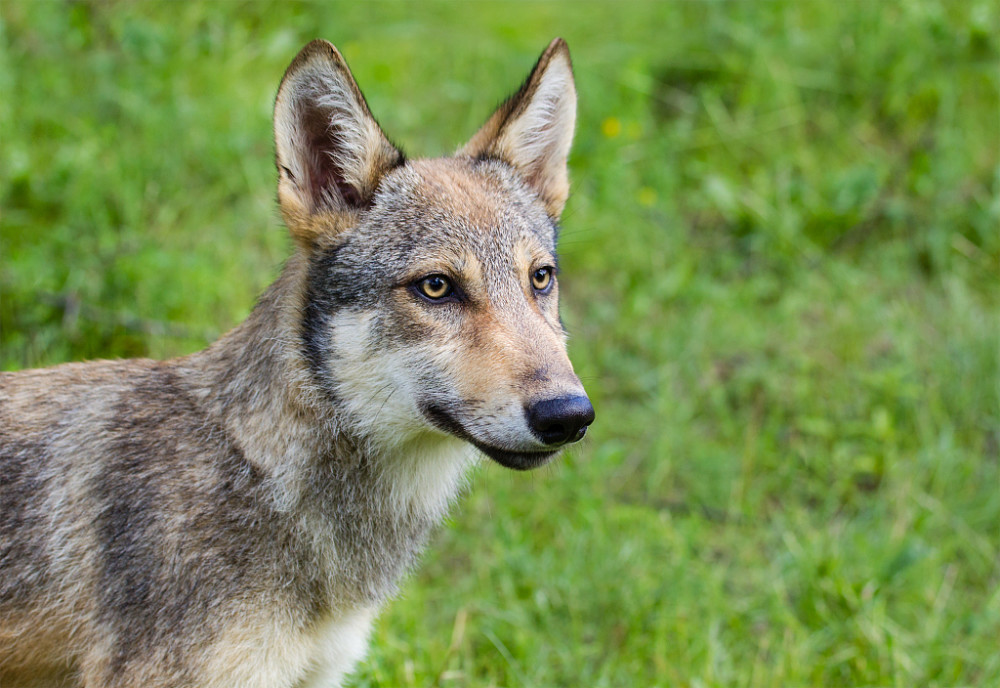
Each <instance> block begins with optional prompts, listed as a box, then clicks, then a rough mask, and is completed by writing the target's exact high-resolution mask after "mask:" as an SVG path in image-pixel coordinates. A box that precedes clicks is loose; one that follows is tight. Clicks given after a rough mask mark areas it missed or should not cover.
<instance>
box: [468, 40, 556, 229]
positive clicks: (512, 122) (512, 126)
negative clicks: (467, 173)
mask: <svg viewBox="0 0 1000 688" xmlns="http://www.w3.org/2000/svg"><path fill="white" fill-rule="evenodd" d="M575 124H576V87H575V85H574V83H573V65H572V62H571V61H570V57H569V47H568V46H567V45H566V41H564V40H563V39H561V38H556V39H555V40H553V41H552V42H551V43H550V44H549V47H548V48H546V49H545V52H543V53H542V56H541V57H540V58H538V62H537V64H535V68H534V69H533V70H532V71H531V74H530V75H529V76H528V80H527V81H525V82H524V85H523V86H522V87H521V88H520V90H519V91H518V92H517V93H515V94H514V95H513V96H511V97H510V98H508V99H507V100H506V101H505V102H504V103H503V104H502V105H501V106H500V107H499V108H497V111H496V112H494V113H493V115H492V116H491V117H490V118H489V119H488V120H487V121H486V124H484V125H483V127H482V128H481V129H480V130H479V131H478V132H476V134H475V136H473V137H472V139H470V141H469V142H468V143H467V144H466V145H465V146H464V147H463V148H462V149H461V150H460V151H459V154H461V155H469V156H471V157H497V158H500V159H502V160H504V161H506V162H508V163H510V164H511V165H513V166H514V167H515V168H516V169H517V170H518V171H519V172H520V173H521V174H522V175H523V176H524V178H525V180H526V181H527V182H528V184H529V185H530V186H531V187H532V188H533V189H534V190H535V191H536V192H537V193H538V195H539V196H540V197H541V199H542V201H543V202H544V203H545V207H546V210H547V211H548V214H549V215H550V216H552V217H553V218H558V217H559V215H560V214H561V213H562V210H563V207H564V206H565V205H566V199H567V197H568V196H569V176H568V174H567V170H566V159H567V157H568V156H569V149H570V145H571V144H572V143H573V127H574V126H575Z"/></svg>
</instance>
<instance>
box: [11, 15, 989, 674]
mask: <svg viewBox="0 0 1000 688" xmlns="http://www.w3.org/2000/svg"><path fill="white" fill-rule="evenodd" d="M0 19H2V24H0V31H2V38H3V46H4V47H3V52H2V55H0V92H2V93H4V94H5V95H4V97H3V98H0V131H2V132H3V134H2V140H0V223H2V224H0V232H2V237H0V238H2V245H0V252H2V260H0V289H2V294H0V344H2V348H0V367H2V368H3V369H16V368H22V367H29V366H40V365H48V364H53V363H57V362H60V361H65V360H77V359H83V358H93V357H99V356H103V357H109V356H146V355H149V356H169V355H177V354H182V353H185V352H188V351H192V350H194V349H196V348H199V347H201V346H204V345H205V344H206V343H207V342H208V341H210V339H211V338H212V337H214V336H215V335H216V334H218V333H220V332H222V331H225V330H226V329H227V328H229V327H231V326H232V325H233V324H235V323H236V322H238V321H239V320H240V319H241V318H242V317H244V316H245V315H246V313H247V312H248V311H249V309H250V307H251V305H252V303H253V300H254V297H255V296H256V294H258V293H259V292H260V291H261V289H262V288H263V287H264V286H265V285H266V284H267V283H268V282H269V281H270V280H271V279H272V278H273V277H274V276H275V275H276V273H277V270H278V268H279V265H280V263H281V261H282V260H283V259H284V257H285V255H286V254H287V252H288V250H289V246H288V240H287V239H286V237H285V233H284V230H283V228H282V227H281V226H280V223H279V222H278V219H277V213H276V210H275V204H274V201H273V198H274V188H273V187H274V181H275V179H274V177H275V175H274V172H273V167H272V161H271V155H272V146H271V138H270V136H271V134H270V121H269V120H270V110H271V105H272V99H273V96H274V92H275V89H276V87H277V83H278V80H279V78H280V76H281V73H282V70H283V69H284V67H285V66H286V64H287V63H288V61H289V60H290V59H291V57H292V56H293V55H294V54H295V52H296V51H297V50H298V48H299V47H300V46H301V45H303V44H304V43H305V42H306V41H307V40H309V39H311V38H313V37H315V36H323V37H326V38H329V39H331V40H333V41H334V42H335V43H337V44H338V46H340V47H341V48H342V49H343V51H344V53H345V55H346V57H347V59H348V60H349V61H350V62H351V64H352V67H353V69H354V71H355V74H356V76H357V78H358V80H359V82H360V84H361V86H362V88H364V89H365V92H366V95H367V96H368V98H369V102H370V104H371V107H372V110H373V111H374V112H375V113H376V115H378V116H379V117H380V120H381V122H382V124H383V126H384V127H385V129H386V130H387V131H388V132H389V133H390V135H391V136H393V137H394V139H395V140H397V141H399V142H400V143H401V144H402V145H403V147H404V148H406V149H407V150H408V151H409V152H410V153H411V154H417V155H434V154H441V153H446V152H448V151H450V150H452V149H453V148H454V146H456V145H457V144H459V143H460V142H461V141H462V140H464V138H466V137H468V136H469V135H471V133H472V132H473V131H474V130H475V128H476V126H477V125H478V124H479V123H480V122H481V121H482V120H483V119H484V118H485V117H486V115H487V114H488V113H489V112H490V109H491V107H492V106H493V105H494V104H495V103H496V102H497V101H498V100H499V99H501V98H502V97H503V96H504V95H505V94H506V93H507V92H508V91H510V90H512V89H513V88H514V87H515V86H516V85H517V83H518V82H519V80H520V79H521V78H522V77H523V75H524V74H526V73H527V70H528V68H529V67H530V65H531V63H532V60H533V59H534V58H535V57H536V56H537V53H538V52H539V51H540V50H541V49H542V48H543V47H544V46H545V44H546V43H547V42H548V40H549V39H551V38H552V37H553V36H555V35H562V36H564V37H565V38H566V39H567V40H568V41H569V44H570V46H571V49H572V50H573V55H574V60H575V67H576V72H577V79H578V88H579V91H580V97H581V102H580V116H579V125H578V134H577V140H576V144H575V149H574V153H573V157H572V160H571V167H572V173H573V180H574V196H573V198H572V199H571V201H570V205H569V207H568V209H567V213H566V215H565V217H564V235H563V236H564V238H563V241H562V256H563V264H564V274H565V279H564V280H563V285H562V286H563V293H564V305H563V309H564V317H565V320H566V322H567V325H568V327H569V328H570V330H571V332H572V333H573V335H574V336H573V339H572V342H571V354H572V357H573V359H574V361H575V364H576V367H577V370H578V372H580V374H581V376H582V377H583V378H584V381H585V383H586V384H587V387H588V389H589V391H590V392H591V394H592V397H593V399H594V402H595V406H596V407H597V409H598V422H597V423H596V424H595V426H594V428H593V429H592V432H591V434H590V438H589V440H588V442H587V443H586V444H585V445H584V446H583V447H582V448H580V449H578V450H576V451H574V452H571V453H569V454H568V455H567V456H566V457H565V458H564V459H563V460H561V461H560V462H558V464H557V465H556V466H554V467H551V468H547V469H544V470H541V471H539V472H536V473H533V474H529V475H520V474H518V475H514V474H511V473H507V472H504V471H503V470H501V469H500V468H499V467H494V466H489V467H485V468H484V469H483V470H481V471H480V472H478V473H477V474H476V475H475V476H474V478H473V481H472V483H473V485H472V490H471V492H470V495H469V496H468V497H467V498H466V499H465V500H463V502H462V503H461V505H460V506H459V507H458V508H456V510H455V513H454V518H453V521H452V522H450V523H449V524H448V525H447V527H445V528H444V529H442V530H441V531H440V533H439V534H438V536H437V537H436V538H435V540H434V542H433V545H432V547H431V548H430V551H429V552H428V554H427V556H426V557H425V558H424V562H423V565H422V566H421V568H420V569H419V571H418V572H417V573H415V574H414V575H413V576H412V577H411V579H410V580H409V581H408V583H407V584H406V586H405V588H404V592H403V594H402V596H401V598H400V599H399V600H397V601H396V602H395V603H393V604H392V605H391V606H390V607H389V608H388V609H387V610H386V611H385V612H384V613H383V614H382V616H381V618H380V620H379V622H378V625H377V629H376V632H375V637H374V643H373V646H372V651H371V653H370V656H369V659H368V661H367V662H366V663H365V664H364V665H363V666H361V667H360V668H359V670H358V672H357V673H356V675H355V678H354V685H357V686H428V685H435V686H578V685H588V686H621V685H635V686H777V685H784V686H831V685H834V686H965V685H967V686H991V685H998V684H1000V653H998V652H997V639H998V638H1000V554H998V552H1000V448H998V447H1000V369H998V353H1000V316H998V314H1000V163H998V159H1000V156H998V151H1000V118H998V114H997V113H998V112H1000V71H998V69H997V64H998V60H1000V10H998V9H997V7H996V6H995V4H994V3H989V2H971V1H970V2H963V1H954V2H931V1H929V0H926V1H925V0H920V1H917V0H914V1H913V2H889V1H885V2H844V3H836V2H821V1H815V2H808V3H803V2H798V3H794V2H777V1H776V2H767V3H748V2H669V3H667V2H662V3H642V2H625V3H615V4H610V3H608V4H604V3H596V2H595V3H589V2H585V3H573V4H569V3H565V4H563V3H555V2H553V3H543V4H528V3H515V4H506V3H470V4H455V3H443V4H420V5H410V4H396V3H387V2H379V3H373V4H361V3H357V4H350V5H346V4H328V3H322V4H321V3H315V4H313V3H309V4H299V3H284V4H262V3H216V4H206V5H201V4H198V5H195V4H175V3H166V2H161V3H137V4H134V3H112V4H104V3H88V2H74V3H63V2H27V1H23V2H14V1H12V0H7V2H5V3H3V5H0Z"/></svg>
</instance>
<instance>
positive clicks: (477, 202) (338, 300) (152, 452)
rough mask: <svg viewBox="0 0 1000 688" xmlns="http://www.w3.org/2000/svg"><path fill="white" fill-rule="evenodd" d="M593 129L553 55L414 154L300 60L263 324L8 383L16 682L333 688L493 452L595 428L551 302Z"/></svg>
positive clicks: (1, 420) (1, 668) (1, 466)
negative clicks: (440, 293) (560, 230)
mask: <svg viewBox="0 0 1000 688" xmlns="http://www.w3.org/2000/svg"><path fill="white" fill-rule="evenodd" d="M574 116H575V91H574V90H573V85H572V72H571V70H570V64H569V54H568V51H567V49H566V47H565V44H564V43H562V42H561V41H558V40H557V41H555V42H553V44H552V45H550V46H549V48H548V50H546V52H545V53H544V54H543V56H542V58H541V59H540V60H539V63H538V64H537V65H536V67H535V69H534V71H533V72H532V74H531V76H530V77H529V80H528V82H527V84H526V86H525V87H524V88H523V89H522V90H521V91H520V92H519V93H518V94H517V95H515V96H514V97H513V98H512V99H511V100H510V101H508V102H507V103H506V104H505V105H503V106H501V108H500V110H498V114H497V115H495V116H494V117H492V118H491V119H490V120H489V122H488V123H487V125H486V126H484V128H483V129H482V130H480V132H479V133H478V134H476V136H475V137H474V138H473V141H472V142H470V144H468V145H467V146H466V147H465V148H463V149H462V151H461V152H460V153H459V154H458V155H456V156H454V157H451V158H443V159H436V160H414V161H406V160H405V158H404V156H403V155H402V153H401V152H399V151H398V150H397V149H396V148H395V147H393V146H392V145H391V144H390V143H389V141H388V139H387V138H386V137H385V135H384V134H383V133H382V131H381V130H380V129H379V127H378V125H377V123H376V122H375V120H374V118H372V116H371V113H370V112H369V111H368V107H367V104H366V103H365V101H364V97H363V96H362V95H361V91H360V89H359V88H358V87H357V84H356V83H355V81H354V79H353V77H352V76H351V74H350V71H349V70H348V68H347V65H346V63H344V61H343V58H342V57H341V56H340V53H339V52H337V50H336V48H334V47H333V46H332V45H330V44H329V43H326V42H325V41H314V42H312V43H310V44H309V45H307V46H306V47H305V48H304V49H303V51H302V52H301V53H300V54H299V56H298V57H296V58H295V60H294V61H293V62H292V64H291V66H290V67H289V68H288V71H287V72H286V74H285V77H284V79H283V80H282V83H281V87H280V89H279V92H278V96H277V99H276V103H275V145H276V149H277V156H276V158H277V159H276V162H277V166H278V198H279V204H280V206H281V211H282V214H283V216H284V219H285V222H286V224H287V225H288V228H289V231H290V232H291V234H292V236H293V237H294V238H295V240H296V248H295V251H294V253H293V255H292V256H291V257H290V258H289V260H288V262H287V264H286V266H285V268H284V270H283V271H282V274H281V276H280V277H279V278H278V280H277V281H276V282H275V283H274V284H272V285H271V287H270V288H269V289H268V290H267V292H266V293H265V294H264V295H263V296H262V297H261V299H260V301H259V303H258V304H257V307H256V308H255V309H254V311H253V313H252V314H251V315H250V317H249V318H248V319H247V320H246V321H245V322H244V323H242V324H241V325H239V326H238V327H236V328H235V329H234V330H233V331H231V332H229V333H228V334H226V335H225V336H223V337H222V338H221V339H220V340H219V341H217V342H215V343H214V344H212V345H211V346H210V347H208V348H207V349H205V350H204V351H200V352H197V353H194V354H191V355H190V356H186V357H183V358H178V359H173V360H169V361H151V360H132V361H97V362H91V363H70V364H66V365H62V366H57V367H55V368H50V369H46V370H32V371H22V372H19V373H3V374H0V476H2V478H3V480H2V483H0V489H2V492H0V686H2V688H9V687H15V686H42V685H44V686H57V685H67V686H85V687H86V688H95V687H97V686H101V687H102V688H103V687H110V688H139V687H142V688H168V687H169V688H180V687H181V686H184V687H187V686H204V687H208V688H223V687H233V688H236V687H240V688H279V687H280V688H291V687H292V686H297V687H299V688H320V687H323V688H330V687H333V686H339V685H340V684H341V682H342V681H343V679H344V677H345V676H346V675H347V674H348V673H349V672H350V670H351V668H352V667H353V666H354V664H355V663H356V662H357V661H358V660H359V659H360V658H361V657H362V656H363V654H364V651H365V648H366V645H367V638H368V635H369V631H370V627H371V623H372V620H373V619H374V618H375V616H376V614H377V613H378V610H379V609H380V608H381V606H382V605H384V604H385V602H386V601H387V600H388V599H389V598H391V597H392V595H393V594H394V593H395V591H396V587H397V585H398V581H399V580H400V578H401V577H402V576H403V575H404V574H405V573H406V571H407V570H408V569H409V568H410V567H411V566H412V565H413V564H414V562H415V561H416V558H417V556H418V555H419V553H420V551H421V549H422V547H423V545H424V543H425V542H426V539H427V536H428V533H429V532H430V530H431V529H432V528H433V527H434V526H435V525H436V524H437V523H439V522H440V521H441V519H442V518H444V516H445V514H446V512H447V509H448V507H449V505H450V503H451V502H452V501H453V500H454V499H455V497H456V496H457V494H458V493H459V492H460V491H461V488H462V486H463V484H464V475H465V473H466V471H467V470H468V468H469V467H470V466H472V465H473V464H475V463H476V462H477V461H478V460H479V457H480V456H481V454H485V455H487V456H489V457H491V458H493V459H495V460H496V461H497V462H499V463H501V464H503V465H505V466H509V467H513V468H518V469H525V468H531V467H534V466H536V465H539V464H541V463H543V462H544V461H546V460H548V459H549V458H550V457H551V456H553V455H554V454H555V453H556V452H557V451H558V450H559V449H560V448H561V446H562V445H563V444H565V443H567V442H571V441H576V440H577V439H579V438H580V437H582V434H583V432H584V431H585V429H586V425H587V424H589V422H590V420H592V418H593V411H592V409H591V408H590V406H589V402H588V401H586V397H585V395H584V392H583V388H582V386H581V385H580V382H579V380H578V379H577V377H576V375H575V374H574V372H573V368H572V365H571V364H570V361H569V359H568V357H567V355H566V348H565V335H564V333H563V330H562V327H561V325H560V322H559V318H558V303H557V301H558V285H557V283H556V277H555V276H553V277H552V285H551V288H547V289H545V290H537V289H536V288H535V287H533V286H532V275H533V274H535V273H537V272H538V271H540V270H541V271H543V273H544V271H545V270H553V271H554V269H555V267H556V266H555V238H556V237H555V235H556V225H555V219H556V217H557V216H558V214H559V211H561V209H562V205H563V203H564V202H565V198H566V193H567V191H568V182H567V181H566V171H565V160H566V154H567V153H568V145H569V140H570V138H571V136H572V129H573V120H574ZM429 277H435V279H445V280H448V281H449V283H450V284H451V285H452V287H453V289H452V292H450V293H449V295H448V296H447V298H442V299H439V300H434V299H430V298H427V297H426V295H422V294H423V292H421V291H420V285H421V284H422V283H423V281H424V280H425V279H427V278H429ZM477 449H478V450H479V451H477Z"/></svg>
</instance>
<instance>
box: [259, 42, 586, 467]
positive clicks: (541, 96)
mask: <svg viewBox="0 0 1000 688" xmlns="http://www.w3.org/2000/svg"><path fill="white" fill-rule="evenodd" d="M575 118H576V91H575V88H574V84H573V72H572V67H571V64H570V57H569V50H568V49H567V47H566V44H565V42H563V41H562V40H561V39H556V40H555V41H553V42H552V43H551V44H550V45H549V47H548V48H547V49H546V50H545V52H544V53H543V54H542V56H541V58H540V59H539V60H538V63H537V64H536V65H535V68H534V69H533V71H532V72H531V74H530V76H529V77H528V79H527V81H526V82H525V83H524V85H523V86H522V87H521V89H520V90H519V91H518V92H517V93H516V94H515V95H514V96H512V97H511V98H510V99H508V100H507V101H506V102H505V103H504V104H503V105H501V106H500V107H499V108H498V109H497V111H496V112H495V113H494V114H493V115H492V116H491V117H490V118H489V120H488V121H487V122H486V124H485V125H484V126H483V127H482V129H480V130H479V132H477V133H476V134H475V136H473V137H472V139H471V140H470V141H469V142H468V143H467V144H466V145H465V146H464V147H462V148H461V149H460V150H459V151H458V152H457V153H456V154H455V155H454V156H452V157H447V158H439V159H421V160H407V159H406V158H405V157H404V155H403V154H402V153H401V152H400V151H399V150H398V149H397V148H396V147H395V146H393V145H392V144H391V143H390V142H389V140H388V139H387V138H386V136H385V134H383V132H382V130H381V128H380V127H379V125H378V123H377V122H376V121H375V119H374V118H373V117H372V115H371V113H370V111H369V109H368V106H367V103H366V102H365V99H364V96H363V95H362V94H361V91H360V89H359V88H358V86H357V84H356V83H355V81H354V78H353V77H352V76H351V73H350V71H349V69H348V67H347V64H346V63H345V61H344V59H343V57H341V55H340V53H339V52H338V51H337V49H336V48H335V47H334V46H333V45H331V44H330V43H327V42H326V41H321V40H317V41H313V42H312V43H310V44H309V45H307V46H306V47H305V48H304V49H303V50H302V52H301V53H299V55H298V56H297V57H296V58H295V60H294V61H293V62H292V64H291V66H290V67H289V68H288V71H287V72H286V74H285V77H284V79H283V80H282V83H281V87H280V89H279V92H278V97H277V101H276V104H275V116H274V131H275V143H276V150H277V167H278V173H279V181H278V199H279V203H280V206H281V211H282V215H283V217H284V219H285V223H286V224H287V226H288V228H289V230H290V231H291V233H292V236H293V237H294V238H295V240H296V243H297V245H298V247H299V250H300V251H301V252H302V253H303V254H304V255H305V259H306V261H307V262H308V266H309V267H308V269H307V271H306V272H307V276H306V278H305V284H304V285H303V294H304V297H303V306H302V318H301V328H300V332H299V334H300V337H301V340H300V352H301V355H302V357H303V359H304V360H305V362H306V363H307V365H308V368H309V371H310V376H311V377H312V379H313V380H314V381H315V382H316V384H317V385H318V386H319V387H320V388H321V389H322V390H323V393H324V396H325V397H326V398H327V399H328V400H329V403H330V404H331V405H332V406H334V407H336V409H337V411H338V413H340V414H341V415H342V417H344V419H345V421H344V422H345V424H346V425H349V426H350V427H353V428H355V429H356V430H357V431H358V432H359V433H360V434H361V435H362V436H364V437H367V438H369V439H374V440H376V441H377V442H378V443H380V444H382V445H383V446H392V445H394V444H397V443H401V442H405V441H411V440H413V439H415V438H417V437H419V436H421V435H428V434H430V435H440V433H445V434H448V435H452V436H455V437H458V438H460V439H462V440H465V441H467V442H470V443H471V444H473V445H475V446H476V447H478V448H479V449H480V450H481V451H483V452H484V453H485V454H486V455H488V456H490V457H491V458H493V459H495V460H496V461H498V462H499V463H501V464H503V465H505V466H509V467H512V468H518V469H525V468H531V467H534V466H537V465H539V464H541V463H542V462H544V461H545V460H546V459H548V458H549V457H551V456H552V455H553V454H554V453H555V452H556V451H558V449H559V448H560V447H562V446H563V445H565V444H567V443H570V442H575V441H577V440H579V439H580V438H581V437H583V435H584V433H585V432H586V428H587V426H588V425H589V424H590V423H591V422H592V421H593V418H594V411H593V408H592V406H591V404H590V401H589V400H588V398H587V396H586V394H585V392H584V390H583V386H582V385H581V383H580V380H579V379H578V378H577V376H576V375H575V374H574V372H573V367H572V365H571V364H570V361H569V358H568V357H567V355H566V341H565V340H566V338H565V333H564V331H563V328H562V325H561V323H560V320H559V314H558V298H559V284H558V272H559V266H558V261H557V258H556V235H557V232H558V226H557V220H558V217H559V215H560V213H561V212H562V209H563V206H564V205H565V202H566V198H567V195H568V191H569V184H568V180H567V173H566V158H567V155H568V154H569V148H570V144H571V141H572V136H573V126H574V122H575Z"/></svg>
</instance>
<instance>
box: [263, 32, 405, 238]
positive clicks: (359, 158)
mask: <svg viewBox="0 0 1000 688" xmlns="http://www.w3.org/2000/svg"><path fill="white" fill-rule="evenodd" d="M274 142H275V150H276V163H277V166H278V175H279V179H278V202H279V204H280V206H281V212H282V215H283V216H284V218H285V224H286V225H288V228H289V231H291V233H292V235H293V236H294V237H295V238H296V239H297V240H299V241H301V242H304V243H306V244H311V243H312V242H313V241H314V239H315V238H316V234H318V233H319V232H320V231H322V228H324V227H326V228H327V231H329V226H330V222H329V221H330V220H331V219H332V220H334V221H335V222H334V224H343V223H342V222H336V220H338V216H339V219H341V220H342V219H343V216H344V215H349V214H353V213H355V212H357V211H360V210H363V209H365V208H367V207H369V206H370V205H371V201H372V198H373V196H374V194H375V190H376V188H377V187H378V184H379V181H380V180H381V179H382V177H383V176H384V175H385V174H386V173H387V172H389V171H390V170H392V169H393V168H394V167H396V166H398V165H401V164H402V163H403V161H404V157H403V154H402V153H401V152H400V151H399V150H398V149H396V147H395V146H393V145H392V144H391V143H389V140H388V139H387V138H386V136H385V134H384V133H382V130H381V129H380V128H379V125H378V123H377V122H376V121H375V118H374V117H372V114H371V112H370V111H369V110H368V104H367V103H366V102H365V98H364V96H363V95H362V94H361V89H359V88H358V85H357V83H356V82H355V80H354V77H353V76H352V75H351V71H350V69H348V67H347V63H346V62H345V61H344V58H343V57H342V56H341V54H340V52H338V51H337V49H336V48H335V47H334V46H333V45H332V44H331V43H329V42H327V41H324V40H314V41H312V42H311V43H309V44H308V45H307V46H306V47H304V48H303V49H302V51H301V52H299V54H298V56H296V58H295V59H294V60H293V61H292V64H291V65H289V67H288V69H287V70H286V72H285V76H284V78H283V79H282V80H281V86H280V87H279V88H278V97H277V99H276V100H275V103H274ZM330 215H333V218H330V217H329V216H330ZM319 220H325V221H319Z"/></svg>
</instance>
